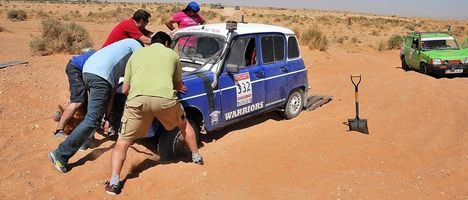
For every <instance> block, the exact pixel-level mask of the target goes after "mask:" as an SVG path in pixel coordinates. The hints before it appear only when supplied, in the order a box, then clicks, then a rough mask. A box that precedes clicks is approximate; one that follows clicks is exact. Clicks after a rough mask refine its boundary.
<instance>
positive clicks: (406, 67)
mask: <svg viewBox="0 0 468 200" xmlns="http://www.w3.org/2000/svg"><path fill="white" fill-rule="evenodd" d="M401 68H402V69H403V70H405V71H408V70H409V66H408V64H406V60H405V57H402V58H401Z"/></svg>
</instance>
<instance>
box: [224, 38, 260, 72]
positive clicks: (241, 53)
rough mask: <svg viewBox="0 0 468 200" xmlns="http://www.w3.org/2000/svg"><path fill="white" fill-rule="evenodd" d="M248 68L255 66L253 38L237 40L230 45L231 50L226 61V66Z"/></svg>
mask: <svg viewBox="0 0 468 200" xmlns="http://www.w3.org/2000/svg"><path fill="white" fill-rule="evenodd" d="M229 64H231V65H236V66H240V67H248V66H253V65H256V64H257V54H256V49H255V38H253V37H247V38H237V39H234V40H233V42H232V44H231V50H230V52H229V56H228V58H227V60H226V65H229Z"/></svg>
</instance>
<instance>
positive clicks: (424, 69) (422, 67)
mask: <svg viewBox="0 0 468 200" xmlns="http://www.w3.org/2000/svg"><path fill="white" fill-rule="evenodd" d="M419 72H421V73H423V74H426V75H427V74H429V72H428V71H427V65H426V64H425V63H421V64H420V65H419Z"/></svg>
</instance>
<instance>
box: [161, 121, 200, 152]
mask: <svg viewBox="0 0 468 200" xmlns="http://www.w3.org/2000/svg"><path fill="white" fill-rule="evenodd" d="M188 121H189V122H190V125H191V126H192V127H193V130H194V131H195V137H196V139H197V144H198V141H199V137H200V127H199V126H198V125H197V124H196V122H195V121H193V120H190V119H189V120H188ZM158 150H159V155H160V156H161V158H162V159H163V160H173V159H176V158H180V157H183V156H186V155H189V154H190V153H191V152H190V149H189V147H188V146H187V144H186V143H185V139H184V137H183V136H182V132H181V131H180V130H179V128H177V127H176V128H174V129H173V130H171V131H162V133H161V134H160V136H159V142H158Z"/></svg>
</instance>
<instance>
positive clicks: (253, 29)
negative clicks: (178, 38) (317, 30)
mask: <svg viewBox="0 0 468 200" xmlns="http://www.w3.org/2000/svg"><path fill="white" fill-rule="evenodd" d="M192 32H199V33H214V34H218V35H222V36H224V37H226V35H227V33H228V30H227V29H226V23H217V24H205V25H198V26H190V27H187V28H183V29H180V30H179V31H177V32H176V34H183V33H192ZM234 33H235V34H236V35H245V34H255V33H282V34H284V35H295V34H294V31H292V30H291V29H288V28H284V27H281V26H274V25H267V24H256V23H237V30H235V31H234Z"/></svg>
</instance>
